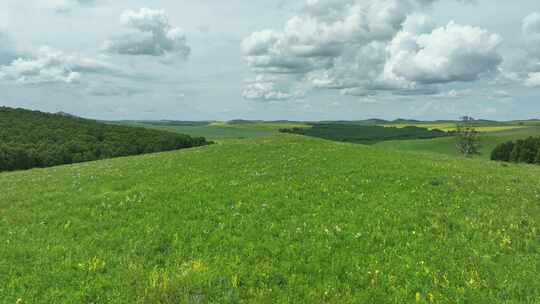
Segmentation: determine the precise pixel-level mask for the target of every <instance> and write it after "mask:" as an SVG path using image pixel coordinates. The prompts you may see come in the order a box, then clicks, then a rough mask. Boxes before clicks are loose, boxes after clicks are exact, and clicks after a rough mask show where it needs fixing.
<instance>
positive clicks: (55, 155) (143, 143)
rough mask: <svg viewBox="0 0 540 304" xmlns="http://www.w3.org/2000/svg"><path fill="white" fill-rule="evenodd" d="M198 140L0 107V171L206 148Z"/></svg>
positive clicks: (197, 138) (167, 133)
mask: <svg viewBox="0 0 540 304" xmlns="http://www.w3.org/2000/svg"><path fill="white" fill-rule="evenodd" d="M208 144H210V142H208V141H207V140H206V139H205V138H203V137H190V136H188V135H182V134H175V133H172V132H166V131H157V130H150V129H145V128H138V127H128V126H119V125H112V124H107V123H103V122H98V121H94V120H88V119H83V118H78V117H74V116H69V115H65V114H49V113H43V112H39V111H30V110H24V109H13V108H8V107H0V171H13V170H24V169H30V168H36V167H50V166H55V165H62V164H71V163H78V162H84V161H92V160H99V159H106V158H112V157H119V156H129V155H138V154H144V153H153V152H161V151H171V150H177V149H183V148H190V147H197V146H203V145H208Z"/></svg>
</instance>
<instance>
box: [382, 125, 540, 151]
mask: <svg viewBox="0 0 540 304" xmlns="http://www.w3.org/2000/svg"><path fill="white" fill-rule="evenodd" d="M529 136H540V127H520V128H514V129H507V130H502V131H493V132H484V133H482V135H481V136H480V142H481V145H482V148H481V149H480V150H481V153H482V154H481V155H479V156H478V157H480V158H484V159H489V158H490V155H491V151H492V150H493V149H494V148H495V147H496V146H497V145H498V144H500V143H503V142H506V141H514V140H517V139H524V138H527V137H529ZM377 146H379V147H384V148H388V149H392V150H399V151H413V152H434V153H440V154H446V155H452V156H459V153H458V151H457V149H456V140H455V138H454V137H446V138H435V139H425V140H424V139H422V140H394V141H385V142H381V143H378V144H377Z"/></svg>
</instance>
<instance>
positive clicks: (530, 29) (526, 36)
mask: <svg viewBox="0 0 540 304" xmlns="http://www.w3.org/2000/svg"><path fill="white" fill-rule="evenodd" d="M521 31H522V37H523V40H524V43H525V47H524V50H525V53H524V57H523V58H522V61H521V62H520V63H521V64H520V65H519V67H518V68H520V69H521V70H520V71H517V73H521V76H522V77H521V78H522V79H524V82H525V85H527V86H529V87H538V86H539V85H538V83H539V81H538V75H540V13H532V14H530V15H528V16H526V17H525V18H524V19H523V22H522V27H521Z"/></svg>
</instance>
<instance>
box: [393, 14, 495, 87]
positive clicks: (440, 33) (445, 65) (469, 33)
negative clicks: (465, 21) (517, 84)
mask: <svg viewBox="0 0 540 304" xmlns="http://www.w3.org/2000/svg"><path fill="white" fill-rule="evenodd" d="M501 41H502V40H501V38H500V37H499V36H498V35H494V34H490V33H488V32H487V31H485V30H483V29H481V28H478V27H472V26H463V25H459V24H456V23H454V22H450V23H449V24H448V25H447V26H445V27H440V28H436V29H434V30H433V31H432V32H430V33H420V34H418V33H411V32H407V31H406V30H403V31H401V32H399V33H398V34H397V35H396V37H394V39H393V40H392V42H391V43H390V45H389V46H388V50H389V53H390V58H389V60H388V62H387V65H386V67H385V73H388V74H389V75H388V74H386V75H385V77H390V78H391V79H392V78H394V77H398V78H403V79H404V80H405V81H411V82H417V83H421V84H433V83H448V82H455V81H474V80H477V79H478V78H479V77H480V76H481V75H483V74H486V73H492V72H496V71H497V68H498V66H499V65H500V63H501V62H502V57H501V55H500V54H499V52H498V46H499V45H500V43H501Z"/></svg>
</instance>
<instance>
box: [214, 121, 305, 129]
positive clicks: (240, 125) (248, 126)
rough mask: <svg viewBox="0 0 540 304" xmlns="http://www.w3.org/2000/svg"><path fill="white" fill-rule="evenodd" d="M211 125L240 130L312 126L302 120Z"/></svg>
mask: <svg viewBox="0 0 540 304" xmlns="http://www.w3.org/2000/svg"><path fill="white" fill-rule="evenodd" d="M210 126H212V127H215V128H226V129H240V130H268V131H278V130H279V129H292V128H310V127H311V125H308V124H306V123H300V122H247V123H230V122H229V123H227V122H216V123H213V124H211V125H210Z"/></svg>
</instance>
